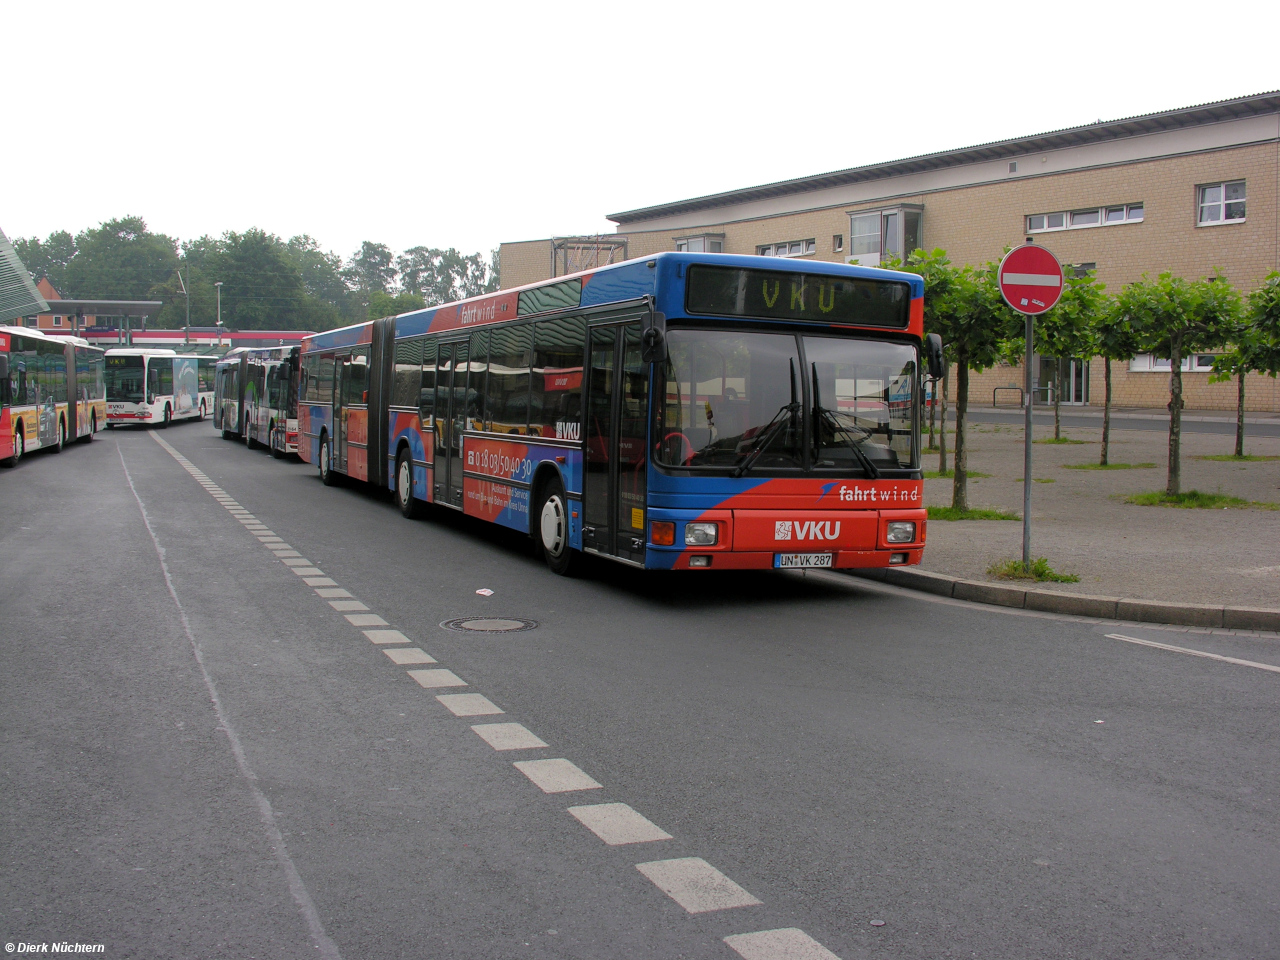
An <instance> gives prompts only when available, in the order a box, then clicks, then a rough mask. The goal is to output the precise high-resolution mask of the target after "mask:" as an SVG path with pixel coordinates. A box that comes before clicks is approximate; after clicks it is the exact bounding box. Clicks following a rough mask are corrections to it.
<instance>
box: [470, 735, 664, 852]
mask: <svg viewBox="0 0 1280 960" xmlns="http://www.w3.org/2000/svg"><path fill="white" fill-rule="evenodd" d="M472 729H473V730H474V729H475V728H474V727H472ZM569 812H570V813H571V814H573V816H574V817H575V818H576V819H577V820H578V822H579V823H581V824H582V825H583V826H584V827H586V828H587V829H588V830H590V831H591V832H592V833H594V834H595V835H596V836H597V837H599V838H600V839H601V840H603V841H604V842H605V843H607V844H609V846H611V847H618V846H622V845H623V844H627V843H653V842H654V841H656V840H670V839H671V834H669V833H667V831H665V830H663V829H662V828H661V827H659V826H658V825H657V824H655V823H652V822H651V821H649V820H648V819H646V818H645V817H642V816H641V815H640V814H638V813H636V812H635V811H634V810H632V809H631V808H630V807H629V806H627V805H626V804H625V803H593V804H587V805H585V806H580V807H570V808H569Z"/></svg>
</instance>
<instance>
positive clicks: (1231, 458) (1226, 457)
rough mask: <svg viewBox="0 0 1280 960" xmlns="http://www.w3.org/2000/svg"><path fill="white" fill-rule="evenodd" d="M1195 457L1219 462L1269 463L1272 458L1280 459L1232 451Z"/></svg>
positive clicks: (1273, 458)
mask: <svg viewBox="0 0 1280 960" xmlns="http://www.w3.org/2000/svg"><path fill="white" fill-rule="evenodd" d="M1195 459H1197V460H1217V461H1218V462H1219V463H1270V462H1271V461H1273V460H1280V457H1257V456H1254V455H1253V454H1248V453H1246V454H1245V455H1244V456H1243V457H1237V456H1236V455H1235V454H1234V453H1219V454H1215V455H1214V456H1212V457H1196V458H1195Z"/></svg>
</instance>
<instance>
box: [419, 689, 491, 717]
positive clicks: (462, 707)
mask: <svg viewBox="0 0 1280 960" xmlns="http://www.w3.org/2000/svg"><path fill="white" fill-rule="evenodd" d="M436 699H437V700H439V701H440V702H441V703H442V704H444V705H445V706H446V707H448V708H449V712H450V713H452V714H453V715H454V716H455V717H489V716H493V715H495V714H499V713H505V712H506V711H505V710H503V709H502V708H501V707H498V706H495V705H494V704H493V703H491V702H490V700H489V698H488V697H486V696H483V695H482V694H479V693H442V694H440V696H438V697H436Z"/></svg>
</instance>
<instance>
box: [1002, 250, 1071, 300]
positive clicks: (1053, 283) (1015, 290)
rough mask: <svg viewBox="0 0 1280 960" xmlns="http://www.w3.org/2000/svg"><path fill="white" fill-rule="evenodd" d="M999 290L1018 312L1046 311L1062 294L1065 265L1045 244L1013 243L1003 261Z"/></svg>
mask: <svg viewBox="0 0 1280 960" xmlns="http://www.w3.org/2000/svg"><path fill="white" fill-rule="evenodd" d="M997 277H998V279H999V282H1000V294H1001V296H1003V297H1004V302H1005V303H1007V304H1009V306H1011V307H1013V309H1015V310H1017V311H1018V312H1019V313H1029V314H1032V315H1033V316H1034V315H1036V314H1041V313H1044V312H1045V311H1046V310H1048V309H1049V308H1050V307H1052V306H1053V305H1054V304H1055V303H1057V302H1058V298H1059V297H1061V296H1062V266H1061V265H1060V264H1059V263H1058V258H1057V257H1055V256H1054V255H1053V254H1052V253H1050V252H1049V251H1048V250H1046V249H1045V248H1044V247H1039V246H1036V245H1035V244H1034V243H1028V244H1026V245H1025V246H1021V247H1014V248H1013V249H1012V250H1010V251H1009V252H1008V253H1006V254H1005V255H1004V259H1003V260H1001V261H1000V272H999V273H998V274H997Z"/></svg>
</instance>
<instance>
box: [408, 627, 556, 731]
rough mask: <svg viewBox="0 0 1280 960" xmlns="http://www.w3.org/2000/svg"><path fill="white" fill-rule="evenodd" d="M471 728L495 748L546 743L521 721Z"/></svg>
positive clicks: (478, 724)
mask: <svg viewBox="0 0 1280 960" xmlns="http://www.w3.org/2000/svg"><path fill="white" fill-rule="evenodd" d="M387 652H388V653H390V652H391V651H389V650H388V651H387ZM471 729H472V730H474V731H475V732H476V734H477V735H479V737H480V739H481V740H483V741H484V742H485V743H487V744H488V745H489V746H491V747H493V749H495V750H536V749H538V748H539V747H545V746H546V745H547V744H546V742H545V741H543V740H541V739H540V738H538V737H537V736H535V735H534V734H533V733H531V732H530V731H529V730H528V729H527V728H526V727H525V725H524V724H522V723H477V724H476V725H475V726H473V727H472V728H471Z"/></svg>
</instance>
